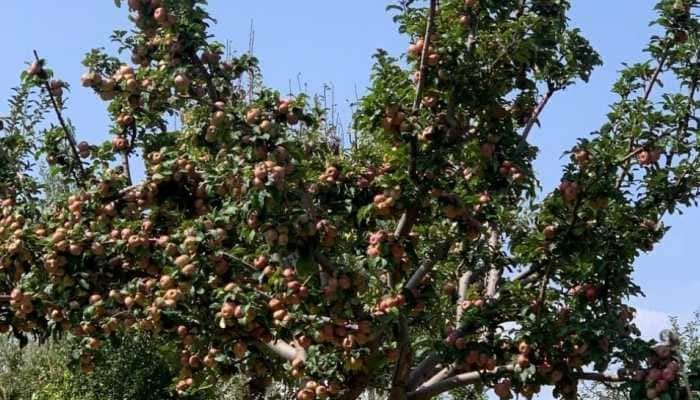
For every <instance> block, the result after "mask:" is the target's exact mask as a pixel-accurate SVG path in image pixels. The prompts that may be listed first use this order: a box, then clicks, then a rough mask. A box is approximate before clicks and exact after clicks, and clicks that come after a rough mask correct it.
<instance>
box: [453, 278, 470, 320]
mask: <svg viewBox="0 0 700 400" xmlns="http://www.w3.org/2000/svg"><path fill="white" fill-rule="evenodd" d="M473 276H474V271H471V270H469V271H466V272H464V273H463V274H462V276H461V277H460V278H459V289H458V292H457V293H458V295H459V297H458V300H457V318H456V324H457V325H459V321H461V320H462V314H463V313H464V308H463V307H462V302H463V301H464V300H466V299H467V291H468V290H469V285H470V284H471V281H472V277H473Z"/></svg>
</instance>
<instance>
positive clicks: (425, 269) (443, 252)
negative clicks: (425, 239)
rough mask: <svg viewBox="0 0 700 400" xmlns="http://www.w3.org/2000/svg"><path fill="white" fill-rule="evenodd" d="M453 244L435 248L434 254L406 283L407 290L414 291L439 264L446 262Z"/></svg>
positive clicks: (443, 244)
mask: <svg viewBox="0 0 700 400" xmlns="http://www.w3.org/2000/svg"><path fill="white" fill-rule="evenodd" d="M451 245H452V243H451V242H443V243H441V244H440V245H438V246H437V248H435V250H434V251H433V254H430V255H429V256H428V258H427V259H426V260H425V261H423V263H422V264H421V265H420V267H418V269H417V270H416V272H414V273H413V275H412V276H411V278H410V279H409V280H408V283H406V286H405V288H406V290H414V289H415V288H417V287H418V284H419V283H420V281H421V280H422V279H423V278H424V277H425V275H427V274H428V273H429V272H430V271H431V270H432V269H433V267H434V266H435V264H437V263H438V262H440V261H442V260H444V259H445V258H446V257H447V254H448V252H449V250H450V247H451Z"/></svg>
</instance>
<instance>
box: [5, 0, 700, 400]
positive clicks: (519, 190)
mask: <svg viewBox="0 0 700 400" xmlns="http://www.w3.org/2000/svg"><path fill="white" fill-rule="evenodd" d="M117 3H120V1H117ZM127 3H128V4H127V5H128V7H129V9H130V10H131V12H132V13H131V15H130V18H131V20H132V21H133V22H134V29H133V30H132V31H130V32H126V31H118V32H115V33H114V35H113V40H114V41H115V42H117V43H118V44H119V47H120V49H121V53H122V54H124V53H126V55H127V56H129V57H130V60H129V61H128V62H125V61H124V60H123V59H121V58H118V57H114V56H110V55H108V54H105V53H103V52H102V51H100V50H93V51H92V52H90V53H89V54H88V55H87V57H86V58H85V60H84V64H85V66H86V67H87V69H88V71H87V72H86V73H85V74H84V75H83V76H82V78H81V83H82V85H83V86H85V87H89V88H91V89H93V90H94V91H95V93H96V94H97V95H98V96H99V97H100V98H101V99H102V100H103V101H105V102H107V107H108V110H109V112H110V115H111V117H112V124H111V128H110V133H111V135H112V139H111V140H109V141H106V142H104V143H101V144H89V143H86V142H80V143H78V142H77V140H76V139H75V132H74V128H73V126H71V125H70V123H69V119H68V118H67V117H66V116H65V113H66V112H67V110H65V107H64V105H65V97H64V96H65V94H66V90H67V88H68V84H67V83H66V82H64V81H61V80H58V79H57V78H56V77H55V76H54V74H53V71H51V70H50V69H49V65H48V63H47V62H46V60H43V59H41V58H40V57H39V55H38V54H37V55H36V58H37V59H36V61H34V62H33V63H31V65H30V66H29V68H28V69H27V70H26V71H25V72H24V73H23V74H22V86H21V90H20V94H21V96H20V100H21V101H23V102H24V104H29V102H30V101H32V100H29V99H37V100H34V101H35V103H36V104H38V106H37V108H36V109H37V110H40V111H38V112H37V116H35V115H34V114H30V115H28V114H27V112H26V111H25V109H24V108H22V107H19V108H13V113H12V115H11V116H10V117H9V118H6V119H5V120H4V124H5V133H4V136H3V137H2V138H1V139H0V140H2V143H1V144H2V146H0V148H2V149H3V151H2V153H0V171H2V175H0V176H1V178H2V180H0V198H2V199H3V200H2V203H1V207H2V209H1V213H2V224H1V226H0V292H1V293H4V294H3V295H2V297H0V301H1V302H2V305H0V332H8V333H11V334H12V335H14V336H15V337H17V338H19V339H20V340H22V339H23V338H26V336H27V335H34V336H37V337H39V338H40V339H46V338H49V337H51V336H57V335H61V334H66V333H68V334H70V335H71V336H72V337H75V338H77V340H79V341H80V343H81V354H80V355H79V364H80V366H81V368H82V370H83V371H85V372H92V371H93V370H95V366H96V365H99V360H100V357H101V356H100V354H101V353H100V351H101V349H102V350H104V348H105V346H106V345H107V344H108V343H109V342H110V340H111V339H110V338H112V337H114V336H115V335H117V336H118V335H133V334H144V333H148V334H150V335H153V336H155V337H158V338H160V340H163V341H164V343H168V344H169V345H171V346H174V347H176V348H177V354H178V357H177V360H174V361H173V362H174V364H176V365H177V368H178V370H179V372H178V376H177V377H176V378H175V379H174V383H173V392H174V393H176V394H177V395H178V396H180V397H183V398H187V397H191V396H196V395H197V393H199V392H200V391H201V390H203V389H205V388H208V387H211V386H212V385H217V383H218V382H220V381H221V379H222V377H226V376H230V375H233V374H242V375H244V376H246V377H248V381H247V386H248V390H249V391H250V394H249V395H248V396H250V397H263V396H265V393H266V391H268V389H269V388H270V387H272V388H273V389H272V391H273V392H275V391H276V392H277V396H278V397H282V398H289V397H296V398H298V399H299V400H312V399H316V398H318V399H324V398H329V397H330V398H338V399H345V400H347V399H356V398H358V397H359V396H361V395H362V394H363V393H364V392H366V391H367V390H374V391H378V392H380V393H381V394H383V395H386V396H387V397H388V398H389V399H391V400H395V399H427V398H433V397H436V396H439V395H440V394H441V393H445V392H448V391H454V390H456V389H461V388H463V387H465V386H470V385H476V386H478V387H489V388H493V389H494V391H495V393H496V394H497V395H498V396H499V397H500V398H503V399H506V398H510V397H512V396H513V394H514V393H518V394H521V395H523V396H525V397H531V396H532V395H534V394H535V393H537V392H539V391H541V390H542V387H543V386H553V388H554V389H553V390H554V394H555V395H556V396H558V397H563V398H575V397H576V396H577V388H578V386H579V384H580V383H581V382H582V381H603V382H629V384H630V385H631V387H633V389H632V390H634V393H640V396H642V397H647V398H649V399H656V398H661V399H682V398H688V397H689V389H688V382H687V380H686V379H684V378H683V377H684V376H685V374H686V372H687V371H686V370H685V369H683V368H682V364H681V363H679V362H678V361H677V360H676V358H677V356H678V350H679V347H678V345H679V343H678V342H677V341H676V340H668V341H666V342H664V343H657V342H655V341H645V340H642V339H641V338H639V331H638V329H637V328H636V327H635V326H634V324H633V323H632V320H633V318H634V309H632V308H631V307H629V306H628V305H626V304H625V301H626V300H627V299H628V298H629V297H631V296H635V295H638V294H640V293H641V288H639V287H638V286H637V285H636V284H635V283H634V282H633V281H632V279H631V274H632V271H633V263H634V260H635V259H636V257H637V256H638V255H639V254H640V253H641V252H643V251H650V250H651V249H652V248H653V245H654V244H655V243H656V242H658V241H659V240H661V238H662V237H663V235H664V233H665V232H666V230H667V229H668V228H667V227H665V226H664V224H663V223H662V219H663V217H664V216H665V215H666V214H667V213H673V212H675V211H677V210H678V209H679V208H681V207H684V206H690V205H693V204H694V203H695V202H696V199H697V196H698V195H699V194H700V192H699V189H700V159H698V153H699V150H700V143H699V142H698V119H697V118H696V117H695V114H696V111H697V104H696V102H695V101H694V96H695V92H696V87H697V80H698V75H700V68H698V59H697V57H698V50H699V49H700V41H699V40H700V39H699V38H698V18H697V15H696V14H695V13H696V12H697V8H698V5H699V4H698V1H696V0H661V1H659V2H658V5H657V7H656V9H657V11H658V18H657V19H656V21H655V23H656V25H657V26H658V27H659V31H660V33H659V35H656V36H654V37H652V38H651V41H650V43H649V45H648V47H647V49H646V53H647V55H648V57H649V60H648V61H646V62H643V63H637V64H631V65H629V66H627V67H626V68H625V69H624V70H623V71H622V73H621V76H620V79H619V80H618V82H617V83H616V84H615V86H614V88H613V90H614V92H615V93H616V94H618V95H619V100H618V101H617V102H616V103H615V104H613V105H612V107H611V111H610V113H609V114H608V122H606V123H605V124H604V126H603V127H601V129H600V130H599V131H598V132H595V133H594V134H593V135H591V136H589V137H586V138H584V139H580V140H579V141H578V142H577V143H576V144H575V145H574V146H573V147H572V149H571V151H570V152H569V153H568V154H567V156H568V157H569V160H570V162H569V163H568V164H567V165H566V167H565V168H564V171H563V175H562V179H561V184H560V185H559V187H558V188H556V189H555V190H553V191H552V192H551V193H549V194H548V195H547V196H545V197H544V199H543V200H541V201H539V200H538V199H537V198H536V192H537V188H538V183H537V179H536V176H535V173H534V171H533V169H532V161H533V160H534V158H535V157H536V155H537V148H536V147H534V146H533V145H532V144H530V142H529V141H528V140H529V136H530V133H531V132H532V129H533V127H534V126H535V124H538V123H539V115H540V114H541V112H542V110H543V109H544V108H545V107H546V105H547V104H548V103H549V102H550V101H551V100H552V98H553V96H555V95H556V94H557V93H558V92H560V91H562V90H565V89H566V88H567V87H569V86H570V85H572V84H574V83H575V82H576V81H578V80H583V81H586V80H587V79H588V78H589V76H590V74H591V72H592V70H593V68H594V67H595V66H596V65H598V64H600V59H599V57H598V55H597V53H596V52H595V51H594V50H593V49H592V48H591V47H590V45H589V43H588V42H587V41H586V39H585V38H583V37H582V36H581V35H580V33H579V32H578V31H577V30H575V29H571V28H569V26H568V19H567V17H566V15H567V11H568V9H569V4H568V2H567V1H565V0H478V1H477V0H443V1H441V2H440V3H439V6H438V2H437V1H436V0H430V1H428V2H416V1H413V0H402V1H399V2H398V3H397V4H392V5H391V6H389V10H391V11H392V12H393V13H394V20H395V21H396V23H397V24H398V25H399V29H400V31H401V32H402V33H404V34H405V35H406V36H407V37H408V39H409V41H410V43H411V44H410V46H409V48H408V52H407V54H406V57H407V61H408V63H407V65H406V66H404V64H403V63H401V62H400V60H399V59H398V58H394V57H392V56H390V55H389V54H388V53H386V52H385V51H379V52H378V53H377V54H376V56H375V58H376V64H375V66H374V69H373V72H372V83H371V87H370V88H369V89H368V91H367V94H366V95H365V96H364V97H363V98H362V99H361V100H360V102H359V104H358V107H357V111H356V113H355V115H354V120H353V129H354V132H353V137H354V138H356V141H355V142H354V143H353V145H352V146H341V145H339V143H338V141H337V140H334V138H333V137H329V136H328V135H327V134H326V133H325V132H328V131H329V130H328V129H325V127H324V122H323V121H324V112H323V110H322V109H319V108H318V107H314V105H313V104H310V103H311V102H310V101H309V99H308V97H307V96H306V95H304V94H302V93H299V94H296V95H293V96H291V97H289V98H283V97H281V96H280V94H279V93H278V92H276V91H274V90H270V89H267V88H264V87H257V86H255V85H248V86H247V87H246V82H247V81H249V80H251V79H250V78H249V77H251V76H252V77H254V78H253V79H252V81H255V80H256V79H257V78H256V77H258V78H259V73H258V70H257V60H255V58H254V57H252V56H250V55H244V56H241V57H239V58H231V59H224V57H223V56H222V49H223V46H222V45H221V44H218V43H216V42H211V41H210V40H209V35H208V34H207V28H208V26H209V23H210V21H211V18H210V16H209V15H208V14H207V12H206V9H205V8H204V5H205V3H206V2H205V1H202V0H129V1H128V2H127ZM426 3H427V4H426ZM664 81H673V82H678V83H679V84H680V85H678V86H679V89H678V90H677V91H674V90H668V89H666V90H664V89H663V85H662V83H663V82H664ZM672 86H675V85H672ZM49 107H50V108H51V109H52V110H53V112H54V114H55V117H56V121H57V122H56V123H55V124H54V125H51V126H49V127H48V128H46V129H42V130H39V129H38V128H37V127H38V125H37V124H32V123H29V124H28V123H27V122H26V121H30V122H31V121H35V120H38V119H39V118H40V117H39V116H41V117H43V116H44V114H45V112H46V110H47V108H49ZM172 116H175V117H177V118H179V119H180V120H181V121H182V123H181V125H179V127H178V128H175V127H173V126H171V125H169V124H168V123H167V121H168V119H169V118H170V117H172ZM135 155H141V156H143V159H144V160H145V164H146V165H145V167H146V176H145V178H144V179H143V180H142V181H140V182H132V174H131V167H132V165H131V164H132V163H133V161H134V160H135V157H134V156H135ZM32 157H33V158H37V157H39V158H42V157H43V158H45V159H46V161H47V162H48V164H49V165H50V174H51V177H52V179H53V180H57V181H60V182H62V184H64V185H66V186H67V187H70V188H71V194H70V195H64V196H59V198H56V199H53V198H51V199H50V200H48V201H46V200H44V199H45V197H44V196H43V190H44V189H43V188H42V186H41V185H40V184H38V183H37V181H36V180H35V179H34V178H33V175H32V172H33V170H32V168H31V165H29V164H28V163H27V162H26V160H29V159H31V158H32ZM669 339H672V338H669ZM611 366H620V367H621V368H620V370H618V371H617V372H615V373H610V372H609V371H608V370H609V368H610V367H611ZM660 371H661V372H660ZM271 385H272V386H271ZM281 388H289V391H286V390H283V389H281Z"/></svg>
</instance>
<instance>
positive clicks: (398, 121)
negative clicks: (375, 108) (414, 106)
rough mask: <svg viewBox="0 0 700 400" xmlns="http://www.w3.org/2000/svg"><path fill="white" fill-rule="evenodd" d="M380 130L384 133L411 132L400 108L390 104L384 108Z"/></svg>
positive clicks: (406, 117) (406, 118) (404, 114)
mask: <svg viewBox="0 0 700 400" xmlns="http://www.w3.org/2000/svg"><path fill="white" fill-rule="evenodd" d="M382 129H384V132H385V133H391V134H394V133H399V132H408V131H410V130H411V123H410V122H409V120H408V116H407V115H406V113H405V112H404V111H402V110H401V108H400V107H399V106H398V105H396V104H392V105H389V106H387V107H386V109H385V111H384V118H382Z"/></svg>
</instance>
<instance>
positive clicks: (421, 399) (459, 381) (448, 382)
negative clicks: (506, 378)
mask: <svg viewBox="0 0 700 400" xmlns="http://www.w3.org/2000/svg"><path fill="white" fill-rule="evenodd" d="M512 371H513V367H512V366H510V365H507V366H500V367H497V368H496V369H495V370H494V371H475V372H467V373H464V374H459V375H455V376H453V377H451V378H447V379H444V380H442V381H440V382H437V383H435V384H433V385H430V386H426V387H423V388H421V389H418V390H416V391H415V392H411V393H409V394H408V399H409V400H425V399H430V398H432V397H435V396H437V395H439V394H441V393H444V392H447V391H450V390H452V389H456V388H459V387H462V386H468V385H473V384H476V383H479V382H481V381H482V380H483V378H484V377H485V376H489V375H498V374H503V373H509V372H512Z"/></svg>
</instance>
